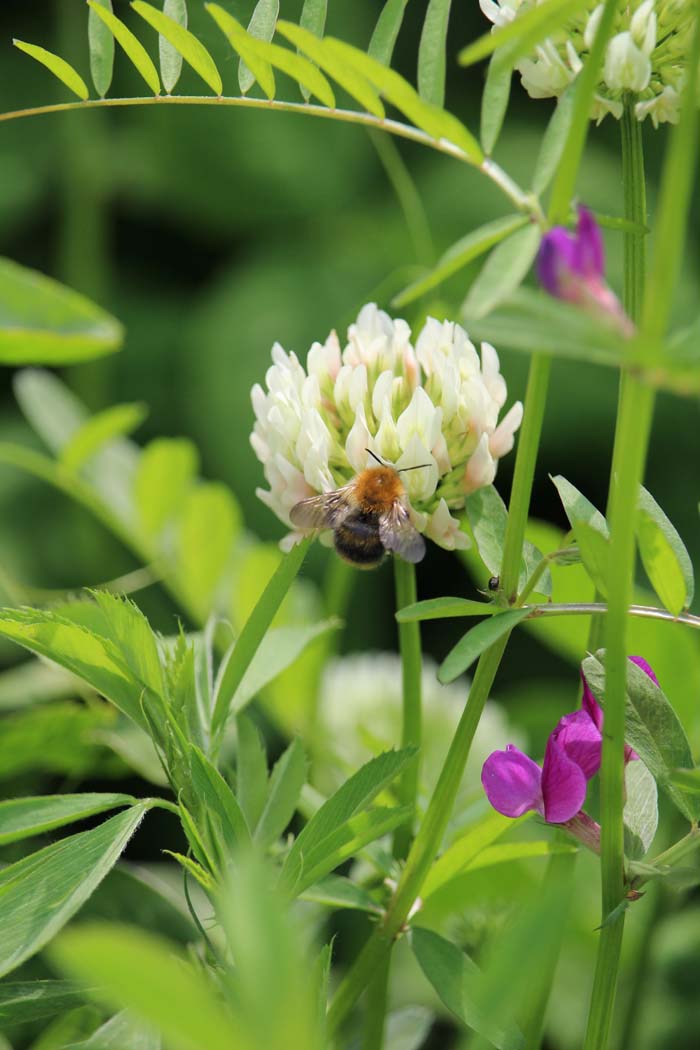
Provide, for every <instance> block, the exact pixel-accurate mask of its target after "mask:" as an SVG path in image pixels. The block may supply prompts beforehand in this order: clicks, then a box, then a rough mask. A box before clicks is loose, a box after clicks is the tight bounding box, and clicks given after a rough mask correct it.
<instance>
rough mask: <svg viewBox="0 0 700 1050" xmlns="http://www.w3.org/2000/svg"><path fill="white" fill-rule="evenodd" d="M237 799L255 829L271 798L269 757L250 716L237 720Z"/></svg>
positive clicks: (243, 716)
mask: <svg viewBox="0 0 700 1050" xmlns="http://www.w3.org/2000/svg"><path fill="white" fill-rule="evenodd" d="M236 731H237V734H236V735H237V742H238V746H237V749H236V795H237V797H238V802H239V804H240V807H241V809H242V810H243V814H244V816H245V819H246V822H247V824H248V827H249V828H251V829H253V830H254V829H255V827H256V825H257V823H258V821H259V819H260V814H261V813H262V811H263V806H264V805H265V799H266V797H267V755H266V753H265V745H264V743H263V739H262V735H261V733H260V730H259V729H258V727H257V726H256V724H255V722H254V721H253V719H252V718H251V717H250V716H249V715H247V714H239V715H238V716H237V717H236Z"/></svg>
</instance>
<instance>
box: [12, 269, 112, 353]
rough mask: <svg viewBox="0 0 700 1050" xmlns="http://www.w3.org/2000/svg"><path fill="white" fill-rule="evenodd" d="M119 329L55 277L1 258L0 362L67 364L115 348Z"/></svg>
mask: <svg viewBox="0 0 700 1050" xmlns="http://www.w3.org/2000/svg"><path fill="white" fill-rule="evenodd" d="M123 338H124V332H123V329H122V327H121V325H120V324H119V322H118V321H115V319H114V318H113V317H111V316H110V315H109V314H108V313H106V312H105V311H104V310H102V309H100V307H99V306H95V304H94V303H91V302H90V300H89V299H86V298H85V297H84V296H82V295H80V294H79V293H78V292H74V291H72V290H71V289H70V288H66V287H65V285H62V284H59V283H58V281H54V280H52V279H51V278H50V277H45V276H44V274H42V273H38V272H37V271H36V270H29V269H27V268H26V267H24V266H20V265H19V264H18V263H15V262H12V261H11V260H10V259H0V363H1V364H4V365H27V364H46V365H70V364H75V363H77V362H79V361H89V360H90V359H92V358H93V357H102V356H103V355H104V354H109V353H112V352H113V351H114V350H118V349H119V347H120V346H121V344H122V340H123Z"/></svg>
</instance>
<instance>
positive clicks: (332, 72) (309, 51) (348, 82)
mask: <svg viewBox="0 0 700 1050" xmlns="http://www.w3.org/2000/svg"><path fill="white" fill-rule="evenodd" d="M277 32H278V33H281V35H282V36H284V37H286V38H287V40H289V41H291V43H292V44H295V45H296V47H297V49H298V50H299V51H303V52H304V54H305V55H306V56H307V58H310V59H311V60H312V61H314V62H315V63H316V65H317V66H319V68H320V69H323V70H324V71H325V72H326V73H328V74H329V76H331V77H333V79H334V80H336V81H337V82H338V84H340V86H341V87H342V88H344V90H345V91H347V93H348V94H349V95H351V96H352V97H353V98H354V99H357V101H358V102H359V103H360V105H361V106H363V107H364V108H365V109H366V110H367V112H368V113H372V114H374V116H375V117H379V118H380V119H381V120H383V119H384V116H385V112H384V106H383V105H382V103H381V100H380V98H379V95H378V94H377V92H376V91H375V90H374V88H373V87H372V85H371V84H370V83H369V81H368V80H366V79H365V77H363V76H361V75H360V74H359V73H357V71H356V70H354V69H352V67H351V66H349V65H347V63H345V62H342V61H340V60H339V59H338V58H337V57H336V56H334V55H329V54H328V52H327V49H326V47H325V45H324V42H323V41H322V40H319V39H318V38H317V37H316V36H314V35H313V33H310V32H308V31H306V30H304V29H303V28H302V27H301V26H295V25H293V24H292V23H291V22H285V21H279V22H278V23H277Z"/></svg>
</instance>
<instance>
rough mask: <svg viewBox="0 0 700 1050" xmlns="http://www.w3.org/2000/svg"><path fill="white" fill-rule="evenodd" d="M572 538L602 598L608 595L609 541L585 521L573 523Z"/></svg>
mask: <svg viewBox="0 0 700 1050" xmlns="http://www.w3.org/2000/svg"><path fill="white" fill-rule="evenodd" d="M573 529H574V536H575V537H576V546H577V547H578V550H579V554H580V555H581V561H582V562H583V564H584V566H585V568H586V572H587V573H588V575H589V576H590V578H591V579H592V580H593V583H594V584H595V586H596V590H598V591H600V593H601V594H602V595H603V597H604V598H607V595H608V580H609V577H610V540H608V539H606V537H605V536H603V535H602V534H601V533H600V532H599V531H598V530H597V529H596V528H594V527H593V526H592V525H589V524H588V523H587V522H585V521H574V523H573Z"/></svg>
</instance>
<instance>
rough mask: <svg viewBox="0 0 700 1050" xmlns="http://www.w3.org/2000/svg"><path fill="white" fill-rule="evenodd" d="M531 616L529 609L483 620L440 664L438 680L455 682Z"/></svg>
mask: <svg viewBox="0 0 700 1050" xmlns="http://www.w3.org/2000/svg"><path fill="white" fill-rule="evenodd" d="M528 614H529V609H527V608H525V609H510V610H508V611H507V612H501V613H498V614H497V615H495V616H490V617H489V619H488V620H483V621H482V622H481V623H480V624H477V625H476V627H472V628H471V630H470V631H467V633H466V634H465V635H464V636H463V637H462V638H461V639H460V640H459V641H458V642H457V644H456V645H455V647H454V648H453V649H452V650H451V651H450V652H449V653H448V654H447V656H446V657H445V659H444V660H443V661H442V663H441V664H440V670H439V671H438V679H439V680H440V681H441V682H442V683H443V684H446V683H447V682H454V680H455V678H459V676H460V675H461V674H463V673H464V671H466V670H468V669H469V668H470V667H471V665H472V664H473V663H474V662H475V660H477V659H478V658H479V657H480V656H481V654H482V653H483V652H484V651H485V650H486V649H488V648H489V647H490V646H492V645H493V644H494V642H497V641H498V639H499V638H502V637H503V635H504V634H508V633H510V631H512V630H513V628H514V627H516V626H517V625H518V624H519V623H520V621H521V620H523V619H524V618H525V617H526V616H527V615H528Z"/></svg>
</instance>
